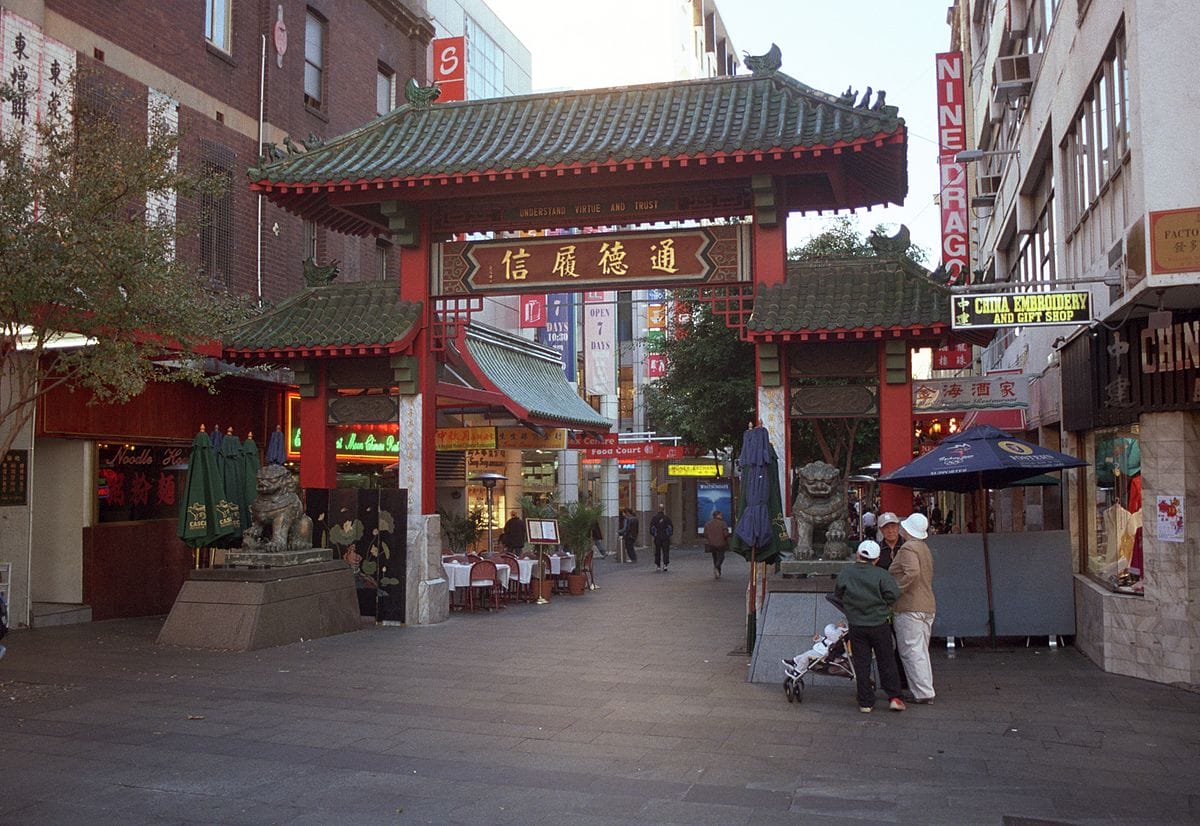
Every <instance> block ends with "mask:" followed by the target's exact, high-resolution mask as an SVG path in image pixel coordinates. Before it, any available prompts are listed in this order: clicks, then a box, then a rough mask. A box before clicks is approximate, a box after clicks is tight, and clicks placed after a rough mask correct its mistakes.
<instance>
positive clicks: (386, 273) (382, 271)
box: [375, 238, 392, 281]
mask: <svg viewBox="0 0 1200 826" xmlns="http://www.w3.org/2000/svg"><path fill="white" fill-rule="evenodd" d="M375 249H376V250H377V254H378V256H379V266H378V274H379V280H380V281H387V280H388V278H389V277H390V276H391V274H392V272H391V268H390V267H389V263H390V262H391V260H392V245H391V244H389V243H388V242H387V241H385V240H383V239H382V238H380V239H378V240H376V241H375Z"/></svg>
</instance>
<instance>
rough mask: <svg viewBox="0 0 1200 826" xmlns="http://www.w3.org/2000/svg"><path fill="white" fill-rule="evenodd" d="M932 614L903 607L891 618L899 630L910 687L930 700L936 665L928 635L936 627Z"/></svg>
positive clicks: (901, 653) (916, 694)
mask: <svg viewBox="0 0 1200 826" xmlns="http://www.w3.org/2000/svg"><path fill="white" fill-rule="evenodd" d="M933 616H934V615H933V614H927V613H925V612H924V611H902V612H900V613H898V614H896V615H895V617H893V619H892V627H893V628H894V629H895V631H896V646H897V648H898V649H899V651H900V662H902V663H904V676H905V677H907V678H908V687H909V688H910V689H911V690H912V693H913V697H915V698H916V699H918V700H931V699H933V696H934V691H933V666H932V665H931V664H930V662H929V635H930V633H931V632H932V631H933Z"/></svg>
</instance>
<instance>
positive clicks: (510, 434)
mask: <svg viewBox="0 0 1200 826" xmlns="http://www.w3.org/2000/svg"><path fill="white" fill-rule="evenodd" d="M566 447H567V431H566V430H565V429H563V428H560V427H553V428H548V429H547V430H546V432H545V435H543V436H539V435H538V434H537V433H535V432H534V431H532V430H530V429H528V428H525V427H491V426H488V427H439V428H438V429H437V433H436V434H435V436H434V449H435V450H538V449H541V450H565V449H566Z"/></svg>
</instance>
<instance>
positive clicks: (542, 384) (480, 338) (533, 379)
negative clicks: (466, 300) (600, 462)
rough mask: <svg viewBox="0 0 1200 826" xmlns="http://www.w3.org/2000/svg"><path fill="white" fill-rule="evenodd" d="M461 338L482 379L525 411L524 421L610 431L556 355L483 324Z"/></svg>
mask: <svg viewBox="0 0 1200 826" xmlns="http://www.w3.org/2000/svg"><path fill="white" fill-rule="evenodd" d="M464 338H465V346H466V351H467V354H468V355H469V356H470V358H471V359H472V360H473V361H474V362H475V364H476V365H477V366H478V367H479V370H480V371H481V372H482V374H483V377H484V378H486V379H487V380H488V381H489V382H491V383H492V384H493V385H494V386H495V388H496V389H497V390H499V391H500V392H501V393H503V394H504V395H505V396H507V397H508V398H510V399H511V400H512V401H513V402H515V403H516V404H517V406H518V407H520V408H522V409H523V410H524V411H525V413H526V414H527V415H526V416H523V417H522V418H528V419H530V420H533V421H537V420H541V421H549V422H554V423H561V424H565V425H569V426H576V427H579V428H588V429H599V430H608V429H609V428H610V427H611V426H612V423H611V422H610V421H609V420H608V419H607V418H605V417H604V416H601V415H600V414H599V413H597V412H596V411H595V410H593V409H592V407H591V405H589V404H588V403H587V402H585V401H584V400H583V399H582V398H580V397H579V394H578V393H576V392H575V390H574V388H572V387H571V385H570V384H569V383H568V382H567V379H566V376H564V375H563V369H562V359H561V356H559V354H558V351H557V350H553V349H551V348H549V347H543V346H542V345H540V344H535V343H533V342H531V341H529V340H528V339H524V338H520V337H518V336H513V335H510V334H508V333H505V332H503V331H501V330H496V329H494V328H491V327H485V326H483V325H481V324H471V325H469V326H468V327H467V328H466V330H465V334H464Z"/></svg>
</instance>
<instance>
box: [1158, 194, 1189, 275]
mask: <svg viewBox="0 0 1200 826" xmlns="http://www.w3.org/2000/svg"><path fill="white" fill-rule="evenodd" d="M1198 270H1200V208H1198V207H1193V208H1191V209H1171V210H1167V211H1165V212H1151V213H1150V271H1151V272H1154V273H1168V272H1195V271H1198Z"/></svg>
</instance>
